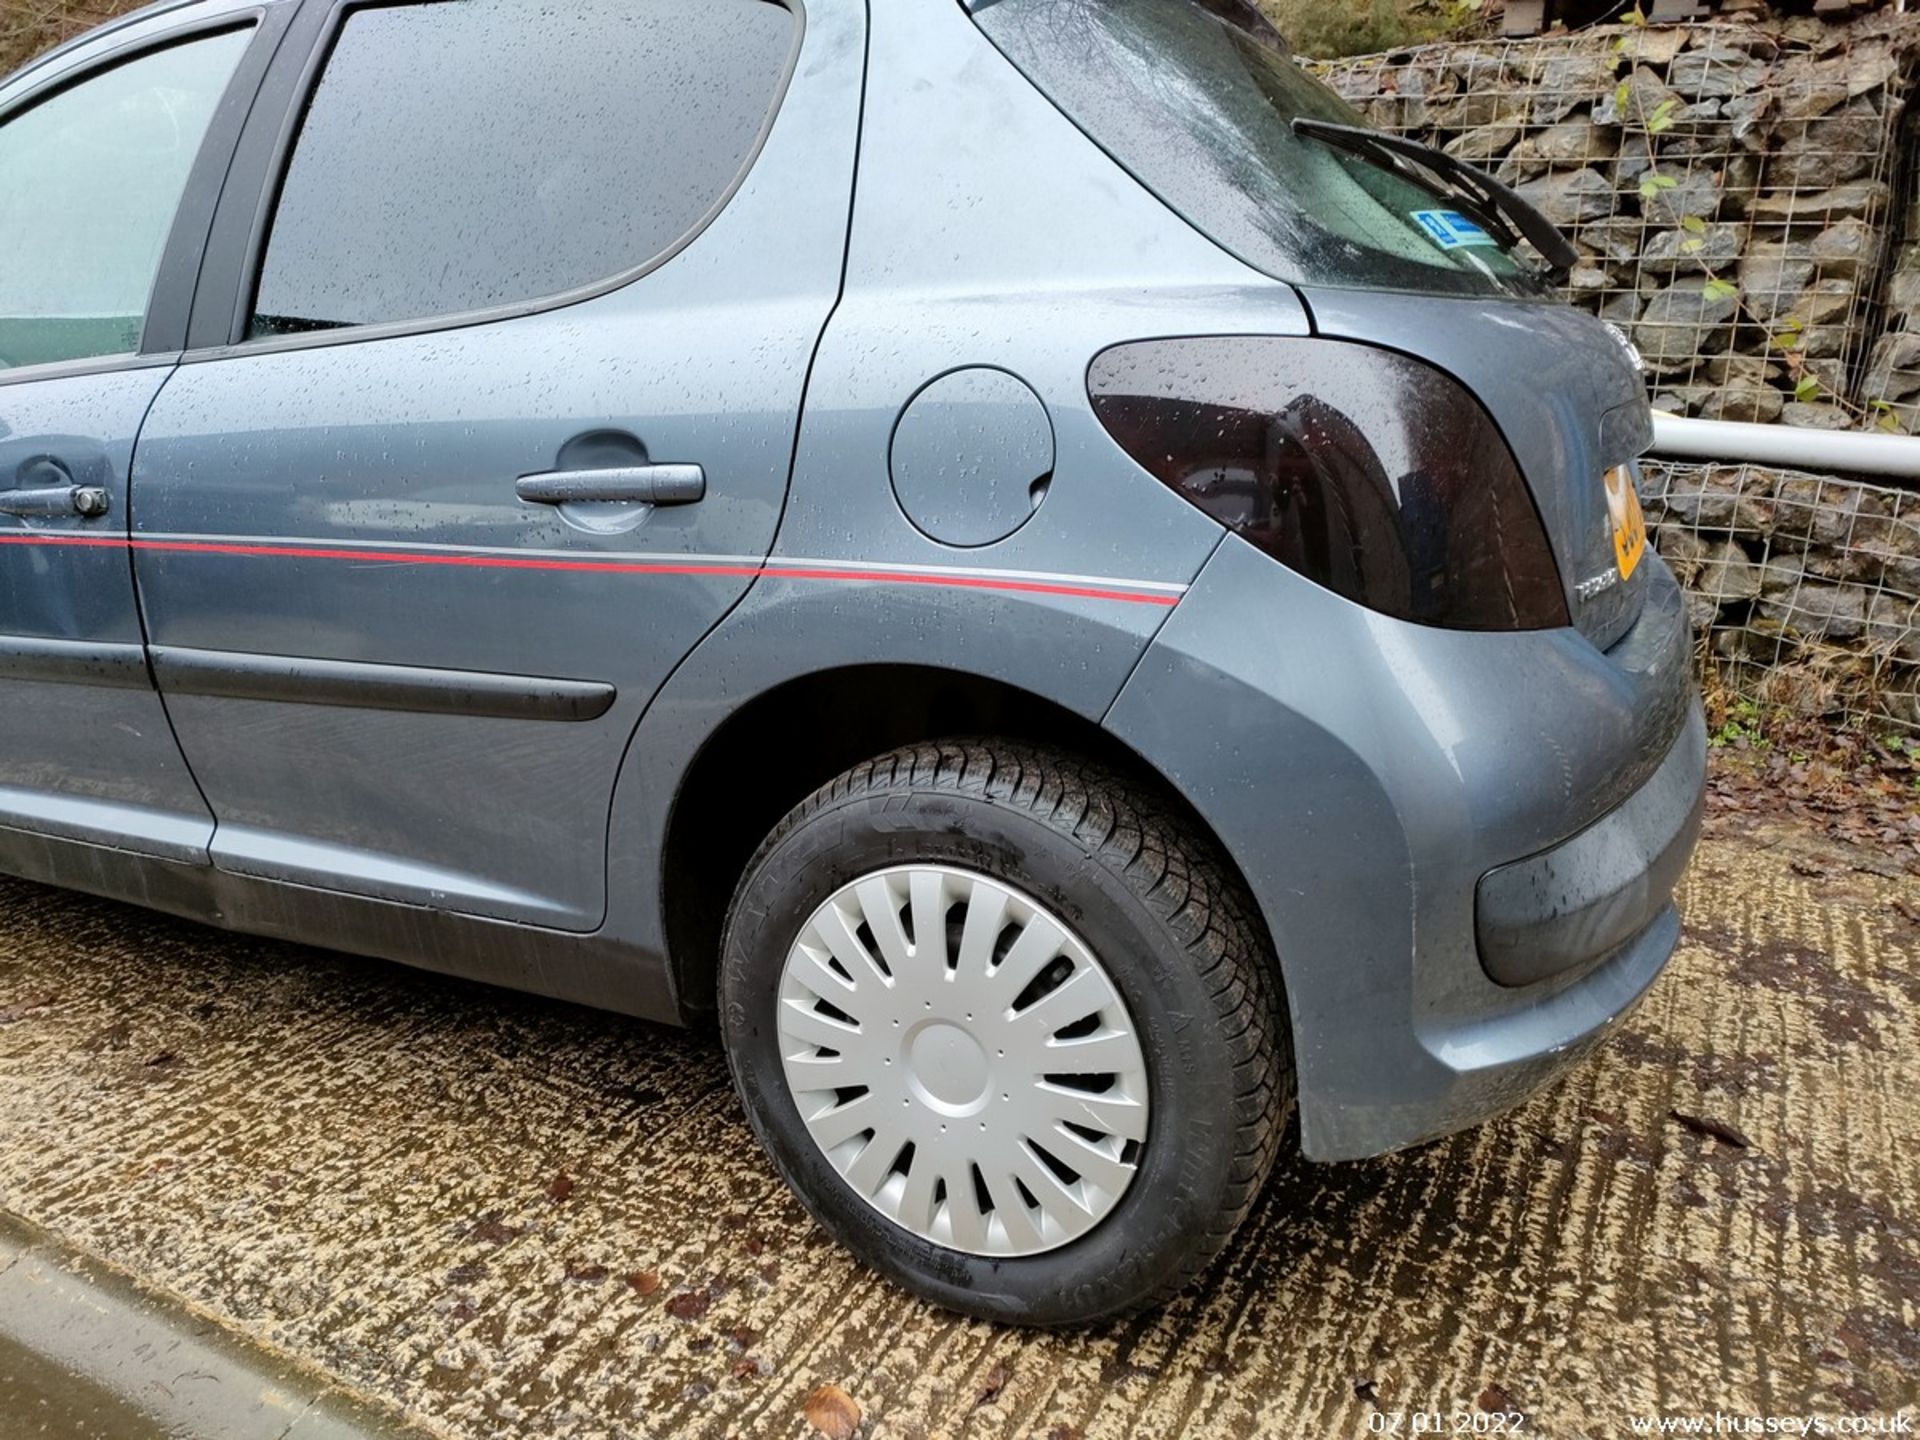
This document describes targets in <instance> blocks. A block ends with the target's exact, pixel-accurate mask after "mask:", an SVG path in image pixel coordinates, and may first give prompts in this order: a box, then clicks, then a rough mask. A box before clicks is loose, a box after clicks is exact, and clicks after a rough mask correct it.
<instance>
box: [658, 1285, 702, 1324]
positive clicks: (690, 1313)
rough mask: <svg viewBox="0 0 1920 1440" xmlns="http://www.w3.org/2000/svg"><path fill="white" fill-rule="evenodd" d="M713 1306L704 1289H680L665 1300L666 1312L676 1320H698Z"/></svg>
mask: <svg viewBox="0 0 1920 1440" xmlns="http://www.w3.org/2000/svg"><path fill="white" fill-rule="evenodd" d="M712 1306H713V1299H712V1297H711V1296H709V1295H708V1294H707V1292H706V1291H704V1290H682V1291H681V1292H680V1293H679V1294H678V1295H676V1296H674V1297H673V1298H672V1299H671V1300H669V1301H667V1313H668V1314H669V1315H671V1316H673V1318H674V1319H676V1320H698V1319H699V1318H700V1317H701V1316H702V1315H705V1314H706V1313H707V1311H708V1310H709V1309H711V1308H712Z"/></svg>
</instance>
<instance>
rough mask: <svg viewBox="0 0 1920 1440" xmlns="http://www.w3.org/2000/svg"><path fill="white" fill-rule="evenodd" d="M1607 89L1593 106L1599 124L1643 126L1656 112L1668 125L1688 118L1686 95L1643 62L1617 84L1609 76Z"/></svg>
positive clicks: (1594, 115) (1595, 118)
mask: <svg viewBox="0 0 1920 1440" xmlns="http://www.w3.org/2000/svg"><path fill="white" fill-rule="evenodd" d="M1606 89H1607V93H1606V96H1605V98H1604V99H1602V100H1601V101H1600V103H1599V104H1598V105H1596V106H1594V109H1593V118H1594V120H1595V122H1596V123H1598V124H1601V125H1631V126H1635V127H1637V128H1644V127H1645V126H1646V124H1647V122H1648V121H1650V120H1652V119H1653V118H1654V116H1656V115H1658V116H1661V117H1662V118H1663V121H1664V122H1665V123H1667V124H1671V125H1677V124H1679V123H1680V122H1681V121H1682V120H1684V119H1686V117H1687V102H1686V98H1685V97H1684V96H1682V95H1681V94H1680V93H1679V92H1678V91H1676V90H1674V89H1673V88H1672V87H1671V86H1669V85H1668V84H1667V83H1666V81H1664V80H1662V79H1661V78H1660V77H1659V76H1658V75H1656V74H1655V73H1654V72H1653V71H1652V70H1650V69H1648V68H1647V67H1646V66H1644V65H1637V66H1635V67H1634V70H1633V73H1632V74H1631V75H1629V76H1628V77H1627V78H1626V80H1625V81H1623V82H1621V83H1619V84H1614V83H1613V81H1612V78H1611V76H1609V78H1608V80H1607V82H1606Z"/></svg>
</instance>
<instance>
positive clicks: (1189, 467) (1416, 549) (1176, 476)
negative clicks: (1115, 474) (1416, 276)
mask: <svg viewBox="0 0 1920 1440" xmlns="http://www.w3.org/2000/svg"><path fill="white" fill-rule="evenodd" d="M1088 389H1089V391H1090V393H1091V395H1092V398H1093V408H1094V413H1095V414H1096V415H1098V416H1099V419H1100V423H1101V424H1102V425H1104V426H1105V427H1106V428H1107V431H1108V433H1109V434H1111V435H1112V436H1113V438H1114V439H1115V440H1116V441H1118V442H1119V444H1120V446H1121V448H1123V449H1124V450H1125V451H1126V452H1127V453H1128V454H1129V455H1131V456H1132V457H1133V458H1134V459H1135V460H1136V461H1137V462H1139V464H1140V465H1142V466H1143V467H1145V468H1146V469H1147V470H1148V471H1149V472H1151V473H1152V474H1153V475H1154V476H1155V477H1156V478H1157V479H1159V480H1160V481H1161V483H1163V484H1165V485H1166V486H1168V487H1169V488H1170V489H1172V490H1173V491H1174V492H1175V493H1176V494H1178V495H1180V496H1181V497H1182V498H1184V499H1186V500H1188V501H1190V502H1191V503H1192V504H1194V505H1196V506H1198V507H1199V508H1200V509H1201V510H1204V511H1205V512H1206V513H1207V514H1209V515H1211V516H1212V517H1213V518H1214V519H1216V520H1218V521H1219V522H1220V523H1221V524H1222V525H1225V526H1226V527H1227V528H1228V529H1229V530H1231V531H1233V532H1234V534H1236V535H1238V536H1240V537H1241V538H1242V539H1244V540H1246V541H1247V542H1248V543H1249V544H1252V545H1255V546H1258V547H1259V548H1260V549H1262V550H1264V551H1266V553H1267V554H1269V555H1271V556H1272V557H1273V558H1274V559H1276V560H1278V561H1279V562H1280V563H1281V564H1283V565H1285V566H1286V567H1287V568H1288V569H1290V570H1295V571H1298V572H1299V573H1300V574H1302V575H1304V576H1306V577H1307V578H1308V579H1309V580H1312V581H1314V582H1315V583H1316V584H1320V585H1324V586H1325V587H1326V588H1327V589H1329V590H1332V591H1334V592H1335V593H1336V594H1339V595H1344V596H1345V597H1346V598H1347V599H1349V600H1353V601H1355V602H1357V603H1359V604H1361V605H1365V606H1366V607H1367V608H1368V609H1370V610H1377V611H1379V612H1381V613H1382V614H1386V615H1392V616H1395V617H1396V618H1398V619H1402V620H1411V621H1415V622H1417V623H1419V624H1422V625H1438V626H1444V627H1447V628H1449V629H1456V630H1542V629H1553V628H1556V627H1559V626H1563V625H1567V624H1570V623H1571V620H1570V617H1569V614H1568V610H1567V598H1566V593H1565V591H1564V589H1563V587H1562V585H1561V580H1560V573H1559V569H1558V567H1557V566H1556V565H1555V563H1554V559H1553V552H1552V550H1551V548H1550V547H1549V546H1548V544H1547V536H1546V531H1545V529H1544V528H1543V526H1542V525H1541V522H1540V515H1539V512H1538V511H1537V510H1536V509H1535V508H1534V503H1533V497H1532V495H1531V494H1529V493H1528V490H1527V486H1526V482H1525V480H1524V479H1522V478H1521V475H1520V471H1519V467H1518V466H1516V465H1515V463H1514V459H1513V455H1512V453H1511V452H1510V451H1509V450H1508V449H1507V444H1506V441H1505V440H1504V439H1503V438H1502V437H1501V435H1500V432H1499V431H1498V430H1497V429H1496V428H1495V427H1494V424H1493V421H1492V420H1491V419H1490V418H1489V417H1488V415H1487V413H1486V411H1485V410H1484V409H1482V408H1481V406H1480V403H1479V402H1478V401H1477V400H1475V399H1474V398H1473V396H1472V395H1471V394H1470V393H1468V392H1467V391H1466V390H1465V389H1463V388H1462V387H1461V386H1460V385H1459V383H1458V382H1456V381H1454V380H1453V379H1451V378H1450V377H1448V376H1446V375H1444V374H1442V373H1441V372H1440V371H1438V370H1435V369H1432V368H1431V367H1429V366H1426V365H1423V364H1421V363H1420V362H1419V361H1417V360H1410V359H1408V358H1407V357H1405V356H1403V355H1396V354H1394V353H1392V352H1391V351H1386V350H1377V349H1374V348H1373V347H1371V346H1365V345H1353V344H1345V343H1341V342H1338V341H1330V340H1295V339H1285V338H1236V337H1222V338H1213V339H1194V340H1150V341H1142V342H1139V343H1137V344H1131V345H1121V346H1118V347H1116V348H1114V349H1111V350H1108V351H1106V352H1105V353H1104V354H1102V355H1101V356H1099V357H1098V358H1097V359H1096V360H1095V361H1094V362H1093V367H1092V370H1091V371H1090V373H1089V376H1088Z"/></svg>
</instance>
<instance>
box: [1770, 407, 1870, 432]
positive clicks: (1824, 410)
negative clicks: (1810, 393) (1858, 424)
mask: <svg viewBox="0 0 1920 1440" xmlns="http://www.w3.org/2000/svg"><path fill="white" fill-rule="evenodd" d="M1780 419H1781V420H1782V421H1783V422H1784V423H1786V424H1788V425H1798V426H1799V427H1800V428H1801V429H1803V430H1851V429H1852V428H1853V417H1852V416H1851V415H1849V414H1848V413H1847V412H1846V411H1845V410H1843V409H1841V408H1840V407H1839V406H1838V405H1828V404H1823V403H1821V402H1819V401H1800V400H1790V401H1788V402H1787V405H1786V408H1785V409H1783V410H1782V411H1781V412H1780Z"/></svg>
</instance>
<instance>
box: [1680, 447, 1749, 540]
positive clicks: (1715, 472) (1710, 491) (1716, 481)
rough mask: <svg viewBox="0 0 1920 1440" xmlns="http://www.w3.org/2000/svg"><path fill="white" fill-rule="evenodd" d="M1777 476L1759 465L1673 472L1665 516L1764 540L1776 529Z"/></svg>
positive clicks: (1711, 467) (1694, 468)
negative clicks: (1774, 489)
mask: <svg viewBox="0 0 1920 1440" xmlns="http://www.w3.org/2000/svg"><path fill="white" fill-rule="evenodd" d="M1776 478H1777V477H1776V476H1775V475H1774V474H1773V473H1772V472H1771V471H1768V470H1764V469H1761V468H1760V467H1759V466H1756V465H1713V466H1708V467H1705V468H1696V467H1686V468H1682V469H1676V470H1675V471H1673V473H1672V475H1671V477H1670V479H1669V481H1668V486H1667V491H1666V494H1665V496H1664V497H1663V501H1662V507H1663V511H1664V513H1665V514H1666V515H1667V516H1669V517H1671V519H1672V520H1674V521H1675V522H1677V523H1678V524H1683V525H1688V526H1691V527H1693V528H1695V529H1699V530H1718V531H1724V532H1726V533H1728V534H1731V535H1737V536H1744V537H1746V538H1748V539H1753V540H1764V539H1766V538H1767V536H1768V534H1769V533H1770V532H1771V530H1772V528H1773V518H1774V510H1775V506H1774V501H1773V487H1774V484H1775V483H1776Z"/></svg>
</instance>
